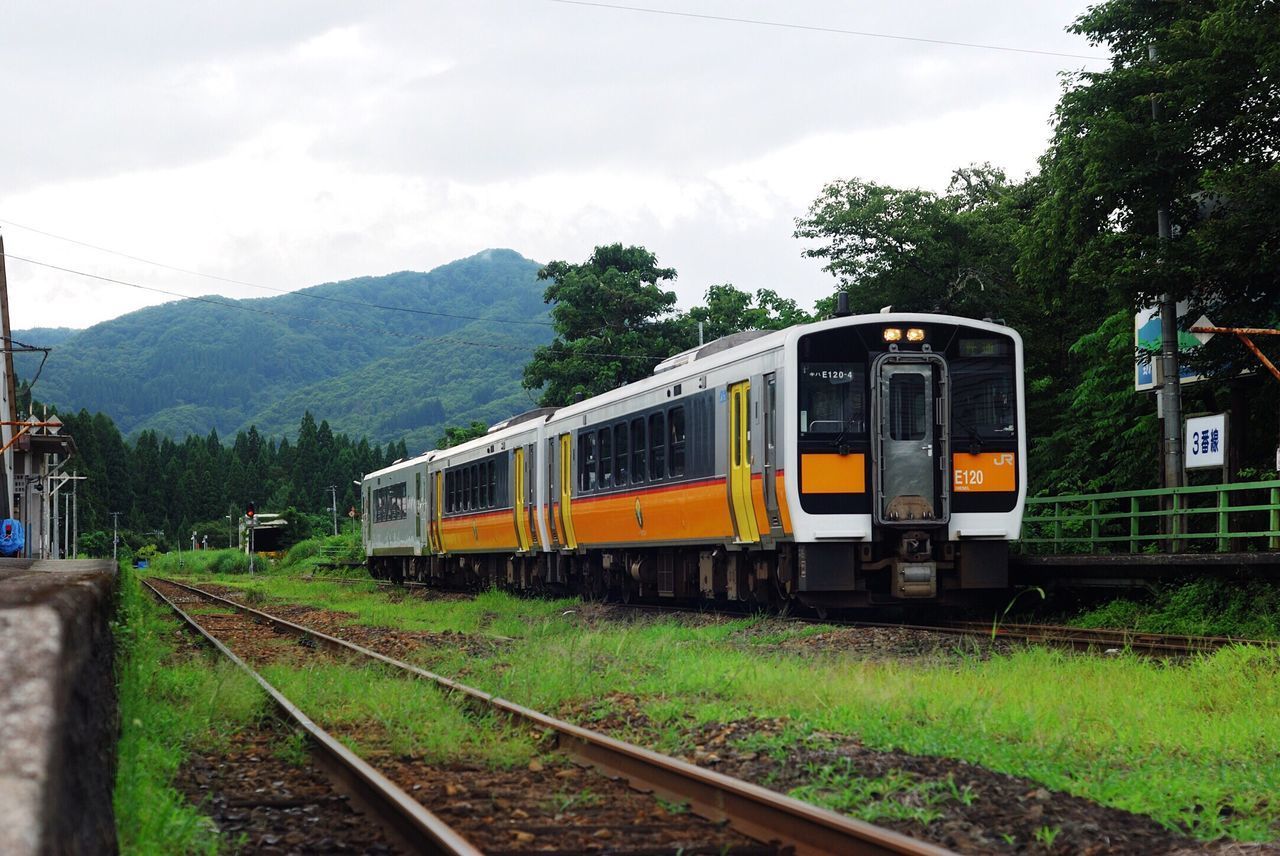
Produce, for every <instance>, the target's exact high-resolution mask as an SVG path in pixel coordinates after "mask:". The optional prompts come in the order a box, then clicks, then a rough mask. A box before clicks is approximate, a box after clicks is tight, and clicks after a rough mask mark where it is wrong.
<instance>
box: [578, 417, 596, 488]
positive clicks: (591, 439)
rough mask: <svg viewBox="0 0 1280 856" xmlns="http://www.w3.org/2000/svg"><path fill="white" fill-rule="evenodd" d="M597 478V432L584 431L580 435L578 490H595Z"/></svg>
mask: <svg viewBox="0 0 1280 856" xmlns="http://www.w3.org/2000/svg"><path fill="white" fill-rule="evenodd" d="M596 477H597V476H596V432H594V431H583V432H582V433H580V434H579V435H578V488H579V489H580V490H582V491H584V492H585V491H589V490H595V489H596Z"/></svg>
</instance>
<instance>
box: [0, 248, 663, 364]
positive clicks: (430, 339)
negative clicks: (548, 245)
mask: <svg viewBox="0 0 1280 856" xmlns="http://www.w3.org/2000/svg"><path fill="white" fill-rule="evenodd" d="M0 258H10V259H13V260H14V261H19V262H26V263H27V264H29V265H37V266H39V267H43V268H48V269H50V270H56V271H61V272H62V273H69V274H72V275H74V276H82V277H85V278H86V279H94V280H97V281H99V282H107V283H111V284H113V285H123V286H125V287H127V288H136V289H139V290H141V291H151V292H154V293H156V294H165V295H168V296H170V297H177V298H179V299H181V300H193V301H195V302H197V303H207V304H209V305H211V306H221V307H222V308H224V309H236V310H239V311H241V312H251V313H253V314H256V315H268V316H271V317H273V318H284V319H287V320H290V321H302V322H304V323H306V324H320V325H323V326H325V327H338V328H341V329H344V330H355V331H357V332H361V333H376V334H377V335H379V336H392V337H395V338H399V339H413V340H415V341H418V342H427V343H431V344H437V345H469V346H471V347H476V348H488V349H490V350H499V351H524V352H527V351H529V350H530V347H529V346H527V345H508V344H503V343H500V342H477V341H474V340H471V339H459V338H456V337H453V336H419V335H417V334H415V333H399V332H395V331H392V330H387V329H386V328H384V327H371V326H368V325H363V324H348V323H346V322H344V321H331V320H329V319H326V318H309V317H307V316H306V315H295V314H293V313H291V312H277V311H276V310H274V309H263V308H262V307H259V306H249V305H247V304H245V303H241V302H228V301H225V300H217V299H215V298H212V297H192V296H190V295H187V294H182V293H180V292H177V291H169V290H168V289H165V288H158V287H156V286H153V285H142V284H141V283H137V282H130V281H129V280H126V279H116V278H115V277H110V276H102V275H101V274H96V273H89V272H87V271H82V270H76V269H75V268H69V267H63V266H62V265H55V264H51V263H49V262H42V261H38V260H36V259H31V258H26V257H24V256H15V255H14V254H13V253H5V254H4V256H0ZM478 320H482V321H489V320H494V319H487V318H484V319H478ZM498 323H503V324H505V323H509V322H506V321H500V322H498ZM574 354H575V355H576V356H583V357H604V358H607V359H619V360H648V361H650V362H658V361H659V360H663V359H666V357H659V356H648V355H641V354H610V353H602V352H599V351H574Z"/></svg>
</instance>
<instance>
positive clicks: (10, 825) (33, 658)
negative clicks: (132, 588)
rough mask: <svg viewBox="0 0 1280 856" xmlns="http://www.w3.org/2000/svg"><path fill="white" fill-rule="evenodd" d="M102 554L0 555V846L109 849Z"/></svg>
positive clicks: (105, 563)
mask: <svg viewBox="0 0 1280 856" xmlns="http://www.w3.org/2000/svg"><path fill="white" fill-rule="evenodd" d="M115 582H116V568H115V566H114V565H113V564H112V563H111V561H109V560H80V561H38V560H31V559H0V853H5V854H24V855H25V854H37V853H114V852H116V851H117V849H118V848H117V845H116V834H115V823H114V819H113V815H112V811H111V792H112V786H113V784H114V779H115V740H116V735H117V733H118V730H119V729H118V723H117V706H116V694H115V679H114V674H113V659H114V645H113V643H112V635H111V618H112V614H113V609H114V601H115V598H114V589H115Z"/></svg>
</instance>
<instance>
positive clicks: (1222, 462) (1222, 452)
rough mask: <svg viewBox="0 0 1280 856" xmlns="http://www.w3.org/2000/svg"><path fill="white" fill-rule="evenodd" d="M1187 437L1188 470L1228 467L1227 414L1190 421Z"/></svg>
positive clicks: (1199, 417)
mask: <svg viewBox="0 0 1280 856" xmlns="http://www.w3.org/2000/svg"><path fill="white" fill-rule="evenodd" d="M1185 436H1186V439H1185V441H1184V442H1185V443H1186V452H1185V455H1186V462H1187V469H1189V470H1194V469H1200V468H1204V467H1224V466H1226V464H1227V414H1225V413H1215V414H1214V415H1212V416H1197V417H1195V418H1193V419H1188V420H1187V431H1186V435H1185Z"/></svg>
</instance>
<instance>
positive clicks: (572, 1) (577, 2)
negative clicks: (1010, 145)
mask: <svg viewBox="0 0 1280 856" xmlns="http://www.w3.org/2000/svg"><path fill="white" fill-rule="evenodd" d="M546 2H548V3H559V4H561V5H564V6H588V7H592V8H596V9H612V10H614V11H618V12H643V13H646V14H650V15H667V16H670V17H673V18H697V19H699V20H703V21H721V22H725V23H731V24H750V25H752V26H757V27H781V28H782V29H786V30H808V31H809V32H814V33H834V34H836V35H840V36H860V37H862V38H868V39H892V40H894V41H899V42H922V43H924V44H930V45H946V46H947V47H954V48H974V49H977V50H986V51H1003V52H1005V53H1024V54H1035V55H1037V56H1054V57H1062V58H1065V59H1087V60H1095V61H1098V62H1106V61H1108V60H1109V59H1110V57H1105V56H1090V55H1087V54H1073V53H1062V52H1060V51H1046V50H1038V49H1036V48H1016V47H1011V46H1009V45H988V44H982V43H980V42H961V41H953V40H951V39H931V38H927V37H924V36H900V35H896V34H894V33H874V32H869V31H866V30H846V29H843V28H840V27H822V26H818V25H815V24H793V23H791V22H789V21H766V20H761V19H758V18H737V17H734V16H731V15H706V14H702V13H700V12H681V11H678V10H675V9H655V8H652V7H648V6H625V5H622V4H620V3H597V2H594V0H546Z"/></svg>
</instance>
